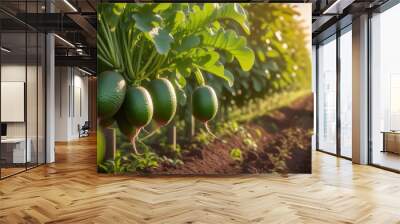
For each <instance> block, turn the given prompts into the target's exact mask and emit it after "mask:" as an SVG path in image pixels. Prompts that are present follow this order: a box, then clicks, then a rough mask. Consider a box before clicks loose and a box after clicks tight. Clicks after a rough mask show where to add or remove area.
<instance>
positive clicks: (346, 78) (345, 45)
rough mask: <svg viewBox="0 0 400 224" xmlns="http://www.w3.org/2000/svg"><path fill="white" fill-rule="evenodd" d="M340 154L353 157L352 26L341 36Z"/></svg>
mask: <svg viewBox="0 0 400 224" xmlns="http://www.w3.org/2000/svg"><path fill="white" fill-rule="evenodd" d="M339 52H340V154H341V156H344V157H347V158H351V157H352V148H351V147H352V96H353V95H352V34H351V26H349V27H347V28H346V29H345V30H343V31H342V34H341V36H340V51H339Z"/></svg>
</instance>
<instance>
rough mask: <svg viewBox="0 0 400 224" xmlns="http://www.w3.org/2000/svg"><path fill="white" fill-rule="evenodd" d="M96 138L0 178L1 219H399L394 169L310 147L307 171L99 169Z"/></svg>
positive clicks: (399, 182) (399, 190) (399, 181)
mask: <svg viewBox="0 0 400 224" xmlns="http://www.w3.org/2000/svg"><path fill="white" fill-rule="evenodd" d="M95 144H96V141H95V138H93V137H89V138H85V139H83V140H81V141H76V142H71V143H69V144H58V145H57V148H56V158H57V162H56V163H54V164H49V165H46V166H42V167H39V168H36V169H33V170H29V171H28V172H26V173H22V174H19V175H16V176H13V177H10V178H7V179H5V180H2V181H0V202H1V203H0V223H119V224H120V223H174V224H175V223H400V212H399V211H400V200H399V198H400V175H399V174H395V173H391V172H388V171H384V170H380V169H377V168H374V167H370V166H360V165H353V164H352V163H351V162H350V161H347V160H343V159H338V158H335V157H333V156H330V155H326V154H323V153H319V152H314V153H313V174H311V175H303V174H302V175H289V176H288V177H284V176H280V175H276V174H266V175H258V176H255V175H252V176H246V175H243V176H238V177H226V178H223V177H220V178H215V177H157V178H146V177H132V176H108V175H104V174H97V173H96V167H95V164H94V161H96V159H95V158H96V145H95Z"/></svg>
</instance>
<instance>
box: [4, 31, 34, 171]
mask: <svg viewBox="0 0 400 224" xmlns="http://www.w3.org/2000/svg"><path fill="white" fill-rule="evenodd" d="M26 41H27V39H26V33H25V32H8V33H5V32H3V33H2V34H1V46H2V49H3V50H2V52H1V54H2V56H1V107H0V109H1V124H2V129H3V130H2V139H1V159H2V160H1V161H2V166H1V167H2V170H1V174H2V177H6V176H10V175H12V174H15V173H18V172H21V171H24V170H25V169H26V162H31V151H30V150H29V143H28V144H27V141H26V139H27V136H26V134H27V129H26V128H27V126H26V113H25V112H26V111H25V108H26V101H25V99H26V89H27V88H26V87H27V86H26V80H27V79H26V75H27V66H26V60H27V51H26V50H27V48H26ZM4 49H7V50H4ZM27 146H28V150H26V149H27Z"/></svg>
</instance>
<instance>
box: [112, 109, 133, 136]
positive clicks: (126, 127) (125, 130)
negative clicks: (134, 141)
mask: <svg viewBox="0 0 400 224" xmlns="http://www.w3.org/2000/svg"><path fill="white" fill-rule="evenodd" d="M115 120H116V121H117V124H118V128H119V131H120V132H121V133H122V134H124V135H125V136H126V137H127V138H129V139H130V138H132V137H133V136H134V135H135V132H136V128H135V126H133V125H132V124H131V123H129V121H128V119H127V118H126V116H125V112H124V111H123V110H120V111H119V112H118V113H117V115H115Z"/></svg>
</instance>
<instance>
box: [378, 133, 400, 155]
mask: <svg viewBox="0 0 400 224" xmlns="http://www.w3.org/2000/svg"><path fill="white" fill-rule="evenodd" d="M381 133H382V134H383V150H382V152H392V153H397V154H400V132H399V131H382V132H381Z"/></svg>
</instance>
